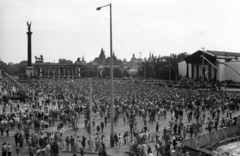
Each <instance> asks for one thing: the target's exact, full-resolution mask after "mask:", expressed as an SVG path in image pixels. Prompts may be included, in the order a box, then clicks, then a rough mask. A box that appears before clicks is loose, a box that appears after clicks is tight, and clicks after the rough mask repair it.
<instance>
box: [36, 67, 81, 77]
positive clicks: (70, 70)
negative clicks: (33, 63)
mask: <svg viewBox="0 0 240 156" xmlns="http://www.w3.org/2000/svg"><path fill="white" fill-rule="evenodd" d="M80 70H81V69H80V67H79V66H70V67H68V66H67V67H54V66H46V67H45V66H39V67H35V71H36V73H37V75H38V76H39V77H45V78H77V77H81V74H80Z"/></svg>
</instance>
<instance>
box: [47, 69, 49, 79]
mask: <svg viewBox="0 0 240 156" xmlns="http://www.w3.org/2000/svg"><path fill="white" fill-rule="evenodd" d="M47 70H48V78H49V68H47Z"/></svg>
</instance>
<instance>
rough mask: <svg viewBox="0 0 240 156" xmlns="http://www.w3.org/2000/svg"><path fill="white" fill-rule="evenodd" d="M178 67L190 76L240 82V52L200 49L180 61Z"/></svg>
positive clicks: (182, 73)
mask: <svg viewBox="0 0 240 156" xmlns="http://www.w3.org/2000/svg"><path fill="white" fill-rule="evenodd" d="M203 58H204V60H203ZM178 69H179V75H181V76H186V77H188V78H194V79H204V80H210V79H212V80H218V81H225V80H232V81H234V82H240V53H235V52H225V51H211V50H207V51H200V50H199V51H197V52H195V53H193V54H192V55H190V56H188V57H186V58H185V60H184V61H182V62H179V63H178Z"/></svg>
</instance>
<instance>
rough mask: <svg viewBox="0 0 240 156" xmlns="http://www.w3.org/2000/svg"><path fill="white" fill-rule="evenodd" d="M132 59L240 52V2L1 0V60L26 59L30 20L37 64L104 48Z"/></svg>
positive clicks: (95, 53) (89, 55)
mask: <svg viewBox="0 0 240 156" xmlns="http://www.w3.org/2000/svg"><path fill="white" fill-rule="evenodd" d="M109 3H111V4H112V31H113V51H114V53H115V55H116V56H117V58H120V59H124V58H126V59H127V60H128V61H129V60H130V59H131V57H132V55H133V53H135V56H136V57H140V52H142V53H141V58H144V57H148V56H149V53H150V52H151V53H153V54H154V55H156V56H165V55H169V54H172V53H175V54H178V53H181V52H187V53H189V54H191V53H193V52H195V51H197V50H200V49H201V48H202V47H204V48H205V49H206V50H219V51H230V52H240V9H239V7H240V1H239V0H112V1H110V0H0V59H1V60H3V61H4V62H7V63H8V62H13V63H17V62H20V61H22V60H27V34H26V32H27V24H26V23H27V21H31V22H32V26H31V30H32V32H33V34H32V62H35V56H39V55H43V57H44V61H45V62H54V61H55V62H57V61H58V59H60V58H65V59H69V60H72V61H76V60H77V58H78V57H83V56H84V58H85V60H86V61H92V60H93V59H94V58H95V57H98V56H99V54H100V51H101V48H103V49H104V50H105V54H106V56H109V55H110V20H109V18H110V16H109V7H105V8H102V9H101V10H99V11H97V10H96V8H97V7H99V6H103V5H107V4H109Z"/></svg>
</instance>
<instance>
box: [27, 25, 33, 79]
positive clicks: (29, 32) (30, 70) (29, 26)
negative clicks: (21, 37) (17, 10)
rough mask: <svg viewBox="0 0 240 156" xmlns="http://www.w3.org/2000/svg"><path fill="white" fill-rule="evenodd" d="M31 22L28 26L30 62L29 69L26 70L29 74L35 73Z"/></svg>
mask: <svg viewBox="0 0 240 156" xmlns="http://www.w3.org/2000/svg"><path fill="white" fill-rule="evenodd" d="M31 24H32V22H30V23H28V22H27V26H28V32H27V36H28V43H27V44H28V64H27V70H26V74H27V75H28V76H31V75H33V66H32V41H31V35H32V32H31Z"/></svg>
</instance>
